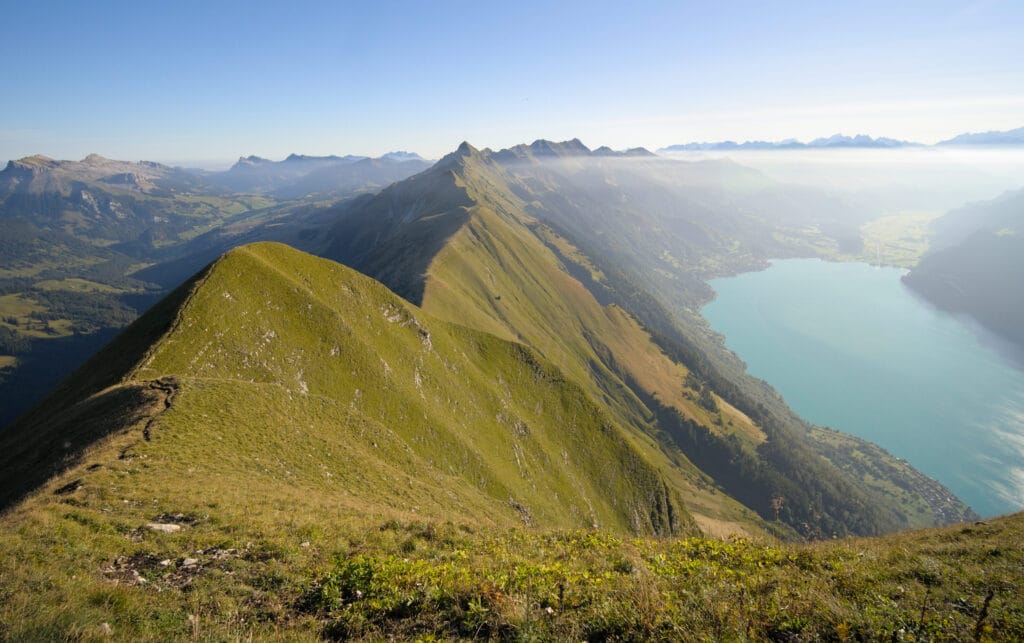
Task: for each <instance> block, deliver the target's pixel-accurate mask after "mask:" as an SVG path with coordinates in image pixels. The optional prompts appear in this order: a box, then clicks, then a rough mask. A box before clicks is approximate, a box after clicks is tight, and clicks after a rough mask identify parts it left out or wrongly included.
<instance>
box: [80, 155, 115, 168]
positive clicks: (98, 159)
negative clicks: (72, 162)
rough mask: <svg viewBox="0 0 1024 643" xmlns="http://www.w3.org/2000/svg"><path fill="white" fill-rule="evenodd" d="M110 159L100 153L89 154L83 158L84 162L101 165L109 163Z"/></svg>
mask: <svg viewBox="0 0 1024 643" xmlns="http://www.w3.org/2000/svg"><path fill="white" fill-rule="evenodd" d="M109 162H110V159H108V158H106V157H103V156H100V155H99V154H90V155H89V156H87V157H85V158H84V159H82V163H88V164H90V165H99V164H101V163H109Z"/></svg>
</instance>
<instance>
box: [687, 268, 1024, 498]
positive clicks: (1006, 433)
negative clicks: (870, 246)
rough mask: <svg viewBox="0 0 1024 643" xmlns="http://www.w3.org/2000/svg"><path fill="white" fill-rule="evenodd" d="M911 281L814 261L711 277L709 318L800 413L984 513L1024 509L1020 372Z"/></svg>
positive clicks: (985, 337) (892, 272) (986, 337)
mask: <svg viewBox="0 0 1024 643" xmlns="http://www.w3.org/2000/svg"><path fill="white" fill-rule="evenodd" d="M904 272H905V271H903V270H901V269H897V268H879V267H875V266H869V265H867V264H862V263H831V262H825V261H820V260H817V259H786V260H777V261H773V262H772V266H771V267H770V268H768V269H767V270H764V271H761V272H752V273H745V274H742V275H739V276H736V277H729V278H724V279H716V280H713V281H712V282H711V286H712V287H713V288H714V289H715V291H716V292H717V293H718V294H717V297H716V298H715V300H714V301H712V302H711V303H709V304H707V305H706V306H705V307H704V308H703V310H702V311H701V312H702V314H703V315H704V317H705V318H706V319H707V320H708V322H709V323H710V324H711V326H712V328H714V329H715V330H716V331H718V332H720V333H722V334H723V335H724V336H725V341H726V345H727V346H728V347H729V348H730V349H732V350H733V351H734V352H735V353H736V354H737V355H739V356H740V358H741V359H743V361H745V362H746V363H747V368H748V370H749V372H750V373H751V374H752V375H754V376H755V377H759V378H761V379H763V380H765V381H767V382H768V383H769V384H771V385H772V386H774V387H775V388H776V389H777V390H778V391H779V392H780V393H782V395H783V396H784V397H785V398H786V401H787V402H789V404H790V406H791V407H793V409H794V410H796V412H797V413H799V414H800V415H801V416H803V417H804V418H805V419H807V420H808V421H810V422H813V423H815V424H819V425H823V426H830V427H833V428H835V429H839V430H841V431H845V432H847V433H851V434H853V435H857V436H859V437H862V438H865V439H867V440H870V441H872V442H875V443H876V444H879V445H881V446H882V447H884V448H885V449H887V450H888V451H889V452H890V453H892V454H894V455H896V456H898V457H901V458H905V459H906V460H908V461H909V462H910V463H911V464H913V465H914V466H915V467H917V468H918V469H919V470H921V471H923V472H924V473H926V474H928V475H929V476H931V477H933V478H935V479H937V480H939V481H940V482H942V483H943V484H945V485H946V486H947V487H949V488H950V489H951V490H952V491H953V492H954V493H956V494H957V496H959V497H960V498H961V499H962V500H963V501H964V502H966V503H967V504H969V505H970V506H971V507H972V508H973V509H974V510H975V511H976V512H978V513H979V514H981V515H982V516H986V517H988V516H995V515H999V514H1004V513H1009V512H1012V511H1016V510H1019V509H1021V508H1022V507H1024V370H1021V368H1020V362H1017V361H1013V360H1011V359H1009V358H1008V357H1007V353H1006V350H1009V347H1007V346H1006V345H1005V344H1002V343H1001V342H1000V341H999V340H998V339H997V338H995V337H993V336H992V335H991V334H989V333H987V332H986V331H984V330H983V329H980V328H978V327H977V326H976V325H974V324H972V323H970V322H968V321H965V320H963V319H960V318H957V317H955V316H952V315H949V314H947V313H943V312H941V311H939V310H937V309H935V308H934V307H932V306H931V305H930V304H928V303H927V302H925V301H924V300H922V299H920V298H919V297H917V296H916V295H915V294H914V293H913V292H912V291H911V290H910V289H908V288H907V287H905V286H904V285H903V283H902V282H901V281H900V277H901V276H902V275H903V274H904Z"/></svg>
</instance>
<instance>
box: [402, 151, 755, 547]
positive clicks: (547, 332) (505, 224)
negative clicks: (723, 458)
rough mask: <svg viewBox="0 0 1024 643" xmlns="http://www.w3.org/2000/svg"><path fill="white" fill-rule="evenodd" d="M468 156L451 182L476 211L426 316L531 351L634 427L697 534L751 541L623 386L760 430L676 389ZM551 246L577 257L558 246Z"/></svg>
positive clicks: (716, 428) (751, 529)
mask: <svg viewBox="0 0 1024 643" xmlns="http://www.w3.org/2000/svg"><path fill="white" fill-rule="evenodd" d="M473 154H475V152H471V153H470V155H469V158H468V162H465V163H464V164H461V165H460V166H459V167H458V168H457V174H456V175H455V179H454V180H456V181H457V182H458V184H459V185H460V186H461V187H463V189H465V190H466V191H467V194H468V195H469V196H470V197H471V199H472V202H473V203H475V204H477V205H475V206H473V207H471V208H470V210H469V212H470V216H468V217H467V219H466V223H465V224H464V225H463V226H462V227H461V228H460V229H459V230H458V231H457V232H456V233H455V234H453V235H452V236H451V238H450V239H448V240H447V242H446V243H445V245H444V246H443V247H442V248H441V250H440V251H439V252H438V254H437V255H436V256H435V257H434V259H433V260H432V261H431V263H430V266H429V269H428V271H427V273H426V279H425V286H424V289H423V293H424V294H423V301H422V305H423V307H424V310H427V311H428V312H431V313H432V314H435V315H438V316H439V317H441V318H444V319H448V320H451V321H457V322H459V323H461V324H466V325H470V326H472V327H474V328H479V329H481V330H484V331H486V332H488V333H492V334H495V335H497V336H499V337H506V338H509V339H513V340H516V341H520V342H523V343H525V344H527V345H529V346H531V347H533V348H536V349H537V350H538V351H540V352H541V353H542V354H543V355H544V356H545V357H547V358H548V359H551V360H552V361H553V362H554V363H556V364H558V365H559V367H560V368H561V369H562V370H563V371H565V372H566V374H567V376H568V377H570V379H573V380H575V381H576V382H579V383H581V384H582V385H583V386H584V388H586V389H587V390H588V392H589V393H590V394H591V395H592V396H593V397H594V399H597V400H603V402H604V404H606V405H607V407H608V408H609V409H610V410H611V411H612V413H614V414H615V415H616V417H617V418H619V419H620V423H621V424H622V425H623V426H627V427H632V428H633V429H634V433H633V434H632V439H633V441H634V444H635V445H636V446H637V448H640V449H642V450H644V452H645V453H646V454H647V457H648V458H650V459H651V461H653V462H657V463H658V464H659V465H660V466H659V468H661V469H662V470H663V471H665V472H666V475H669V476H670V477H671V478H672V480H673V482H674V484H675V485H676V486H677V487H678V488H680V489H681V490H682V491H683V494H684V498H685V499H686V502H687V506H688V508H689V509H690V511H691V512H692V513H694V515H695V517H696V519H697V520H698V522H699V523H700V524H701V526H702V527H703V528H704V529H705V530H708V531H711V532H712V533H717V534H720V535H729V534H731V533H759V532H760V531H761V530H762V529H763V528H764V526H763V523H762V522H761V521H760V519H759V518H757V517H756V515H755V514H753V513H752V512H750V511H749V510H747V509H746V508H744V507H742V505H739V504H738V503H736V502H735V501H733V500H732V499H730V498H728V496H726V495H725V494H722V493H720V492H718V491H717V490H716V489H715V488H714V486H713V484H711V481H710V479H709V478H708V477H707V476H706V475H704V474H703V473H701V472H700V471H699V470H698V469H696V468H695V467H694V466H693V465H692V464H691V463H690V462H689V461H687V460H686V458H685V457H683V456H682V455H681V454H679V453H666V452H664V451H663V450H662V448H661V447H660V446H659V445H658V444H657V443H656V442H655V441H654V440H652V438H651V436H650V435H648V434H647V433H646V431H648V430H649V428H650V427H649V426H648V423H649V421H650V419H651V418H650V411H649V410H648V409H647V408H646V407H645V406H644V405H643V404H642V402H641V401H640V400H639V399H637V398H636V396H635V395H634V394H633V392H632V391H631V390H630V389H629V387H628V386H627V385H626V383H625V382H624V378H629V379H631V380H632V381H634V382H636V383H637V384H639V386H641V387H642V388H643V390H645V391H646V392H648V393H650V394H653V395H654V396H655V397H656V398H657V399H659V400H660V401H661V403H663V404H665V405H666V406H670V407H674V408H677V409H678V410H679V411H680V412H681V413H682V414H683V416H684V417H690V418H692V419H694V420H696V421H698V422H700V423H701V424H703V425H705V426H706V427H708V428H709V430H711V431H713V432H724V431H729V432H735V433H737V434H738V435H740V436H742V437H743V438H744V439H749V440H751V442H752V443H754V444H756V443H757V442H758V441H760V440H761V439H762V438H763V436H762V435H761V433H760V431H759V429H758V428H757V427H756V426H755V425H754V424H753V422H751V421H750V419H749V418H747V417H746V416H745V415H743V414H742V413H740V412H739V411H737V410H735V409H732V408H731V407H728V405H724V404H723V405H722V406H721V409H722V411H721V412H720V413H709V412H708V411H707V410H705V409H703V408H701V407H700V406H699V405H697V404H696V403H695V402H694V400H695V399H696V394H695V392H693V391H692V390H690V389H688V388H687V387H686V386H685V384H684V382H685V378H686V374H687V372H688V371H687V369H686V368H685V367H684V366H682V365H680V364H677V363H675V362H673V361H672V360H670V359H669V358H668V357H667V356H666V355H665V354H664V353H663V352H662V351H661V350H660V349H659V348H658V347H657V346H656V345H655V344H654V342H652V341H651V338H650V336H649V335H648V334H647V332H646V331H644V330H643V328H641V327H640V325H639V324H637V323H636V321H635V320H634V319H633V318H632V317H631V316H630V315H629V314H628V313H626V312H625V311H624V310H623V309H621V308H619V307H618V306H602V305H600V304H599V303H598V301H597V300H596V299H595V298H594V296H593V295H592V294H591V293H590V292H589V291H588V290H587V289H586V288H585V287H584V286H583V285H582V284H581V283H580V282H579V281H577V280H576V279H574V278H573V277H572V276H570V275H569V274H568V273H567V272H566V271H565V269H564V267H563V266H562V264H561V262H560V261H559V259H558V258H557V257H556V256H555V255H554V254H553V253H552V252H551V250H550V249H549V248H548V247H547V245H545V243H544V242H542V241H541V240H540V239H539V238H538V237H537V234H536V233H535V231H534V230H533V229H532V228H531V227H530V226H531V225H533V224H536V222H535V221H533V220H532V219H530V218H529V217H527V216H526V215H525V214H523V213H522V210H521V209H520V208H518V207H517V204H516V201H515V198H514V197H513V196H512V195H510V194H508V193H507V191H506V190H505V189H503V188H502V187H501V185H502V181H501V178H500V177H497V176H494V175H493V174H492V172H493V171H494V170H493V168H485V166H484V165H483V164H480V163H478V162H475V161H476V159H475V158H473V156H472V155H473ZM545 232H546V234H547V235H548V237H551V236H556V237H557V235H554V233H553V232H552V231H550V230H546V231H545ZM549 240H550V239H549ZM557 243H558V244H559V245H560V247H561V248H563V249H565V251H566V252H569V253H570V254H571V253H574V252H575V253H578V251H576V250H575V248H573V247H572V245H571V244H570V243H569V242H568V241H566V240H565V239H563V238H557ZM613 369H614V370H613ZM716 420H717V424H716V423H715V422H714V421H716Z"/></svg>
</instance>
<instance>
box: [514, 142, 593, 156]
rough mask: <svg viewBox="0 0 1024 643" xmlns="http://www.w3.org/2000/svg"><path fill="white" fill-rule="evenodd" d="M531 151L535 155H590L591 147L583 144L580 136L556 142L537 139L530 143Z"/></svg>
mask: <svg viewBox="0 0 1024 643" xmlns="http://www.w3.org/2000/svg"><path fill="white" fill-rule="evenodd" d="M529 149H530V152H531V153H532V154H533V155H534V156H540V157H545V156H546V157H553V156H590V154H591V152H590V148H588V147H587V146H586V145H584V144H583V142H582V141H580V139H578V138H574V139H572V140H570V141H562V142H561V143H556V142H554V141H549V140H547V139H543V138H540V139H537V140H536V141H534V142H533V143H530V145H529Z"/></svg>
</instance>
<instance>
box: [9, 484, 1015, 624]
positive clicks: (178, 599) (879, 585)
mask: <svg viewBox="0 0 1024 643" xmlns="http://www.w3.org/2000/svg"><path fill="white" fill-rule="evenodd" d="M125 495H126V497H124V498H121V497H119V496H118V495H116V494H115V495H111V496H110V497H109V498H107V499H106V500H105V501H96V500H94V499H92V498H89V497H86V498H82V497H81V492H76V494H74V495H72V496H71V497H68V498H65V499H64V501H51V502H48V503H45V505H42V504H36V505H35V506H33V507H32V508H31V510H25V509H22V510H19V511H16V512H15V513H14V514H12V515H9V516H7V517H5V518H4V519H3V521H4V527H5V529H4V530H3V531H2V532H0V546H3V548H4V551H5V554H7V555H5V556H4V557H3V558H0V636H3V637H5V638H7V639H11V640H24V639H33V640H36V639H41V638H46V639H63V640H92V639H98V638H102V636H103V633H104V630H105V626H104V624H106V627H109V628H110V631H111V632H112V633H113V635H114V636H115V637H116V638H117V639H123V640H127V639H131V640H167V639H181V638H189V637H198V638H202V639H212V640H219V639H247V638H250V637H253V638H258V639H288V640H313V639H318V638H356V639H369V640H380V639H385V638H398V639H413V638H419V639H421V640H433V639H449V638H457V639H471V638H472V639H479V638H502V639H544V640H581V639H588V640H607V639H613V640H623V639H628V640H671V641H676V640H708V639H711V640H779V639H785V640H892V639H895V640H907V641H910V640H986V641H999V640H1018V639H1020V638H1021V637H1022V636H1024V600H1022V599H1021V596H1022V595H1024V582H1022V581H1024V578H1022V573H1021V569H1022V565H1024V549H1022V548H1021V546H1020V535H1021V531H1022V529H1024V518H1022V517H1021V516H1020V515H1018V516H1014V517H1011V518H1008V519H1000V520H993V521H989V522H988V523H986V524H977V525H960V526H955V527H951V528H944V529H935V530H929V531H923V532H911V533H907V534H901V535H897V536H891V537H888V538H884V539H860V540H841V541H836V542H828V543H820V544H815V545H803V546H800V545H780V544H777V543H773V542H769V541H759V540H745V539H734V540H727V541H722V540H714V539H706V538H693V537H690V538H680V539H648V538H636V537H628V536H624V535H621V534H611V533H608V532H601V531H591V530H583V531H580V530H569V531H566V530H534V529H525V528H498V527H488V526H481V525H480V524H478V523H476V522H464V521H457V522H452V521H430V520H422V519H400V518H383V517H379V518H375V517H373V516H372V515H370V514H367V515H365V516H363V517H360V518H354V517H352V516H351V515H343V514H342V515H337V516H334V517H332V519H330V520H325V515H326V514H316V513H311V512H308V511H305V510H302V509H300V510H298V511H289V507H287V505H285V504H282V505H281V506H279V507H278V508H277V514H278V515H279V520H278V521H277V522H264V521H263V518H265V516H264V515H263V514H262V513H257V514H256V515H255V516H248V517H247V516H246V515H245V514H242V513H237V512H235V513H233V512H230V511H226V510H225V508H226V507H227V505H228V504H229V503H228V502H224V503H223V504H220V503H214V504H210V505H208V506H205V507H201V508H197V510H196V511H191V512H185V513H182V514H180V515H171V516H166V517H164V518H162V520H170V521H177V522H178V523H179V524H181V525H182V529H181V530H180V531H179V532H178V533H175V534H159V533H156V532H152V531H146V530H142V529H139V528H140V527H141V526H142V525H143V524H144V523H146V522H149V521H151V520H153V519H154V518H157V517H160V516H161V515H162V514H167V513H168V512H174V510H175V508H180V504H174V503H173V502H171V503H168V502H166V501H165V500H163V499H160V500H158V501H157V502H155V503H154V502H152V501H151V500H150V499H149V498H148V497H146V496H145V495H142V494H125ZM256 511H257V512H260V511H262V509H260V508H259V507H257V508H256ZM186 559H193V561H194V563H193V561H186ZM186 562H188V563H191V564H188V565H186Z"/></svg>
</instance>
